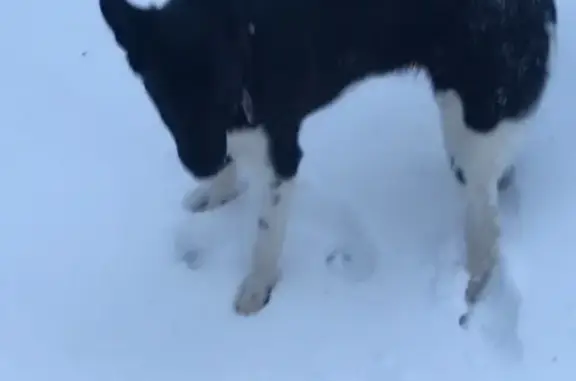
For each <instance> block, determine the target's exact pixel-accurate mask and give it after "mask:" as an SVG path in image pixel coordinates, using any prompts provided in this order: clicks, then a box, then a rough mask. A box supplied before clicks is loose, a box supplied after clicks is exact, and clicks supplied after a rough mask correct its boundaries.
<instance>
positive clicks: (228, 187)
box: [183, 157, 242, 212]
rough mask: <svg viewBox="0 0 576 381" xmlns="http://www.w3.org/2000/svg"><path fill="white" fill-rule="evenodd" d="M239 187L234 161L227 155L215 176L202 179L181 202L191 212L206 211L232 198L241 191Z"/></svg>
mask: <svg viewBox="0 0 576 381" xmlns="http://www.w3.org/2000/svg"><path fill="white" fill-rule="evenodd" d="M241 188H242V186H241V185H240V183H239V182H238V176H237V169H236V162H235V161H234V160H233V159H231V158H229V157H228V158H227V159H226V163H225V164H224V166H223V167H222V169H221V170H220V171H219V172H218V173H217V174H216V175H215V176H213V177H212V178H209V179H203V180H202V181H201V183H200V185H199V186H198V187H197V188H196V189H194V190H193V191H192V192H190V193H188V194H187V195H186V196H184V200H183V204H184V207H185V208H186V209H189V210H191V211H193V212H206V211H209V210H213V209H216V208H218V207H220V206H222V205H225V204H227V203H228V202H230V201H232V200H234V199H235V198H236V197H238V195H239V194H240V193H241V192H242V189H241Z"/></svg>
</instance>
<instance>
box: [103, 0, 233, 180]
mask: <svg viewBox="0 0 576 381" xmlns="http://www.w3.org/2000/svg"><path fill="white" fill-rule="evenodd" d="M226 1H228V0H172V1H171V2H169V3H168V4H167V5H166V6H164V7H162V8H157V7H149V8H139V7H136V6H134V5H132V4H130V3H129V2H128V0H100V9H101V12H102V15H103V17H104V20H105V21H106V23H107V24H108V26H109V27H110V29H111V30H112V32H113V34H114V37H115V38H116V41H117V43H118V45H119V46H120V47H121V48H122V49H123V50H124V52H125V53H126V58H127V60H128V63H129V65H130V67H131V68H132V70H133V71H134V72H135V73H136V74H137V75H138V76H139V77H140V78H141V80H142V82H143V84H144V87H145V88H146V91H147V93H148V95H149V96H150V98H151V100H152V102H153V103H154V105H155V107H156V109H157V110H158V112H159V114H160V116H161V118H162V120H163V121H164V123H165V124H166V125H167V127H168V129H169V130H170V131H171V133H172V135H173V137H174V140H175V142H176V145H177V148H178V153H179V155H180V158H181V160H182V161H183V163H184V165H186V166H187V167H188V169H189V170H191V171H192V172H202V169H201V168H200V167H202V166H206V165H208V164H209V163H208V162H210V161H214V160H220V159H221V158H220V156H222V155H225V153H224V154H223V153H222V152H221V151H222V149H224V150H225V147H224V146H223V144H225V143H222V142H221V139H222V134H223V133H224V131H225V130H226V129H227V128H229V127H231V126H232V125H233V124H234V120H235V117H236V116H237V107H238V105H239V104H240V103H241V99H242V89H243V70H244V62H243V61H244V58H243V54H244V52H243V51H242V49H243V45H242V42H243V41H242V38H243V37H244V36H242V35H241V34H240V32H241V31H242V30H241V25H239V23H238V22H237V18H235V15H234V14H233V12H232V11H230V10H229V9H228V8H227V7H226V3H225V2H226ZM210 150H212V151H214V152H211V151H210ZM216 151H217V152H216ZM210 152H211V153H210ZM210 155H212V156H214V157H213V158H210V157H208V156H210ZM216 156H218V158H217V157H216ZM200 162H203V163H200ZM207 171H208V169H207ZM208 172H209V171H208ZM198 175H201V173H198Z"/></svg>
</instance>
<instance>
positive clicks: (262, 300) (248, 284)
mask: <svg viewBox="0 0 576 381" xmlns="http://www.w3.org/2000/svg"><path fill="white" fill-rule="evenodd" d="M277 281H278V277H277V276H262V275H259V274H255V273H252V274H250V275H248V276H247V277H246V278H245V279H244V281H243V282H242V284H240V287H239V288H238V293H237V295H236V300H235V301H234V309H235V311H236V313H237V314H238V315H244V316H248V315H253V314H255V313H257V312H259V311H260V310H261V309H262V308H264V307H265V306H266V305H267V304H268V302H269V301H270V296H271V294H272V290H273V289H274V287H275V286H276V283H277Z"/></svg>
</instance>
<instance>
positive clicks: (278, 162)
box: [235, 123, 302, 315]
mask: <svg viewBox="0 0 576 381" xmlns="http://www.w3.org/2000/svg"><path fill="white" fill-rule="evenodd" d="M299 126H300V123H294V124H287V123H285V124H280V125H274V126H273V129H271V128H267V129H266V131H265V132H266V133H265V134H264V135H265V136H264V138H265V140H266V144H267V151H266V153H267V154H266V155H265V156H266V160H265V168H264V171H263V173H264V176H265V178H264V179H263V180H264V181H265V184H266V185H265V192H264V197H263V205H262V209H261V211H260V214H259V218H258V233H257V238H256V242H255V245H254V247H253V252H252V263H251V267H250V273H249V274H248V275H247V276H246V277H245V278H244V280H243V282H242V284H241V285H240V287H239V289H238V294H237V295H236V300H235V310H236V312H237V313H238V314H240V315H250V314H253V313H256V312H258V311H260V310H261V309H262V308H263V307H264V306H265V305H266V304H267V303H268V301H269V300H270V294H271V292H272V290H273V288H274V287H275V285H276V283H277V282H278V280H279V278H280V269H279V267H278V261H279V258H280V254H281V252H282V248H283V245H284V238H285V234H286V227H287V222H288V215H289V209H290V205H291V201H292V194H293V190H294V186H295V184H294V183H295V177H296V173H297V171H298V167H299V164H300V161H301V159H302V151H301V149H300V146H299V144H298V129H299Z"/></svg>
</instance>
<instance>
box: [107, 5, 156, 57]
mask: <svg viewBox="0 0 576 381" xmlns="http://www.w3.org/2000/svg"><path fill="white" fill-rule="evenodd" d="M99 2H100V12H101V13H102V16H103V17H104V20H105V21H106V24H108V26H109V27H110V29H111V30H112V33H113V34H114V37H115V38H116V41H117V42H118V44H119V45H120V46H121V47H122V48H123V49H124V50H126V51H128V52H130V51H133V50H139V48H138V47H139V46H142V45H143V44H146V43H147V41H146V40H147V39H148V38H149V37H150V36H151V34H152V29H153V27H154V17H155V16H156V13H157V11H158V10H157V9H156V8H153V7H151V8H147V9H143V8H138V7H136V6H134V5H132V4H131V3H129V2H128V0H99Z"/></svg>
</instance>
